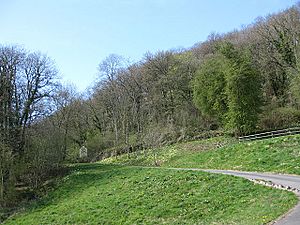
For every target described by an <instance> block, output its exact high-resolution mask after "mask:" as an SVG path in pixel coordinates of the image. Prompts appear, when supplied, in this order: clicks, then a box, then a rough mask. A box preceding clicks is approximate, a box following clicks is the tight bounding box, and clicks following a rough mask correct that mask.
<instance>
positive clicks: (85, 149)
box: [79, 146, 88, 158]
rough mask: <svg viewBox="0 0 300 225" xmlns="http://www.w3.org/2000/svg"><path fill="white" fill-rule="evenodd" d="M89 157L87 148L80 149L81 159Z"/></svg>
mask: <svg viewBox="0 0 300 225" xmlns="http://www.w3.org/2000/svg"><path fill="white" fill-rule="evenodd" d="M87 155H88V150H87V148H86V147H85V146H82V147H81V148H80V149H79V157H80V158H85V157H87Z"/></svg>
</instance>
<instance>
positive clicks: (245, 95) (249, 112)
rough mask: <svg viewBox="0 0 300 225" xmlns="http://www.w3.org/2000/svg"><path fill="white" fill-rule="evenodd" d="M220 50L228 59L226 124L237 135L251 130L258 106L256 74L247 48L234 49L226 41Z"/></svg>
mask: <svg viewBox="0 0 300 225" xmlns="http://www.w3.org/2000/svg"><path fill="white" fill-rule="evenodd" d="M220 51H221V52H222V53H223V55H224V56H225V57H226V58H227V59H228V60H229V62H230V69H229V70H227V71H226V72H227V74H226V95H227V99H228V112H227V124H226V126H227V127H228V128H230V129H233V131H234V132H235V134H237V135H241V134H247V133H250V132H253V131H254V130H255V127H256V124H257V121H258V114H259V112H260V107H261V105H262V100H261V99H262V91H261V78H260V74H259V72H258V70H257V69H256V68H255V66H254V65H253V64H252V62H251V58H250V56H249V54H248V53H247V50H237V49H235V48H234V46H233V45H232V44H230V43H226V44H224V45H223V46H222V47H221V48H220Z"/></svg>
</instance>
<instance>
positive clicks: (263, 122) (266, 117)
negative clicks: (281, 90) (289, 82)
mask: <svg viewBox="0 0 300 225" xmlns="http://www.w3.org/2000/svg"><path fill="white" fill-rule="evenodd" d="M299 122H300V110H297V109H294V108H290V107H281V108H275V109H272V110H265V111H264V113H263V114H262V115H261V116H260V120H259V125H258V126H259V129H261V130H272V129H281V128H287V127H293V126H298V125H299Z"/></svg>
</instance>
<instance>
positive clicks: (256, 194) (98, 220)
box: [5, 163, 297, 224]
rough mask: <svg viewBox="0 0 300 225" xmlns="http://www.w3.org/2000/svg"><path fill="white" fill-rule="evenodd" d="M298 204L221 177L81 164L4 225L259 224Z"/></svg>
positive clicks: (284, 195) (286, 196) (281, 193)
mask: <svg viewBox="0 0 300 225" xmlns="http://www.w3.org/2000/svg"><path fill="white" fill-rule="evenodd" d="M296 202H297V198H296V197H295V195H293V194H292V193H289V192H286V191H282V190H275V189H271V188H266V187H263V186H260V185H255V184H253V183H252V182H250V181H247V180H244V179H241V178H236V177H229V176H225V175H216V174H208V173H204V172H199V171H175V170H172V171H171V170H164V169H159V170H158V169H141V168H132V167H123V166H116V165H103V164H97V163H95V164H81V165H76V166H74V168H73V172H72V173H71V174H70V175H69V176H68V177H66V178H65V179H64V181H63V182H62V184H61V185H60V186H59V187H58V188H57V190H55V191H53V192H51V193H49V195H48V196H46V197H45V198H44V199H42V200H41V201H39V202H37V203H35V204H34V205H33V206H31V208H30V209H27V210H25V211H24V212H20V213H19V214H17V215H15V216H13V217H11V218H9V219H8V220H7V221H6V223H5V224H212V223H214V224H262V223H267V222H270V221H272V220H274V219H276V218H277V217H278V216H280V215H281V214H283V213H285V212H286V211H287V210H288V209H289V208H290V207H292V206H293V205H295V204H296Z"/></svg>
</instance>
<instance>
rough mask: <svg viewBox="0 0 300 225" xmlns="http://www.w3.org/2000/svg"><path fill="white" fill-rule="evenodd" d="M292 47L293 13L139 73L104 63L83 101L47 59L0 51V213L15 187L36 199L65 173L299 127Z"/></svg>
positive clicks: (160, 59)
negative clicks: (188, 144) (128, 155)
mask: <svg viewBox="0 0 300 225" xmlns="http://www.w3.org/2000/svg"><path fill="white" fill-rule="evenodd" d="M199 29H201V28H199ZM299 41H300V11H299V6H298V5H296V6H294V7H292V8H290V9H287V10H285V11H282V12H280V13H277V14H273V15H269V16H267V17H264V18H258V19H257V20H256V21H255V22H254V23H253V24H251V25H249V26H247V27H244V28H242V29H240V30H235V31H232V32H229V33H226V34H216V33H213V34H211V35H209V37H208V38H207V40H206V41H204V42H201V43H198V44H196V45H194V46H193V47H192V48H190V49H180V50H170V51H161V52H156V53H154V54H153V53H146V54H145V55H144V58H143V59H142V60H141V61H140V62H138V63H130V62H129V61H128V60H126V58H124V57H122V56H118V55H115V54H112V55H109V56H108V57H107V58H106V59H105V60H103V61H102V62H100V63H99V65H98V71H99V77H98V79H97V80H96V81H95V84H94V85H93V86H92V88H90V90H89V91H88V92H87V93H85V94H84V95H83V94H79V93H78V92H77V91H76V88H74V87H73V86H72V85H66V84H62V83H61V82H60V80H59V79H58V78H59V76H58V75H59V74H58V71H57V70H56V68H55V65H54V63H53V61H52V60H51V59H50V58H49V57H48V56H46V55H44V54H42V53H38V52H29V51H27V50H25V49H23V48H21V47H18V46H3V45H2V46H0V137H1V142H0V205H1V206H13V205H14V204H16V203H18V202H19V201H20V198H24V196H22V194H21V191H20V189H21V188H20V186H22V187H26V188H29V190H31V191H32V195H31V196H25V197H27V198H34V197H36V190H40V189H41V188H42V187H43V185H44V183H45V181H46V180H48V179H49V178H51V177H55V176H57V175H58V174H59V173H61V172H62V171H63V170H62V168H63V165H64V164H65V163H69V162H79V161H96V160H100V159H102V158H104V157H108V156H111V155H117V154H121V153H122V152H128V151H139V150H141V149H145V148H154V147H158V146H161V145H167V144H171V143H174V142H180V141H186V140H192V139H196V138H201V137H206V136H211V135H220V134H229V135H234V136H239V135H244V134H248V133H252V132H259V131H263V130H271V129H278V128H285V127H290V126H297V125H298V123H299V120H300V76H299V75H300V43H299ZM95 66H97V65H95ZM81 146H86V147H87V149H88V156H87V157H86V158H85V159H79V149H80V147H81Z"/></svg>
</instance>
